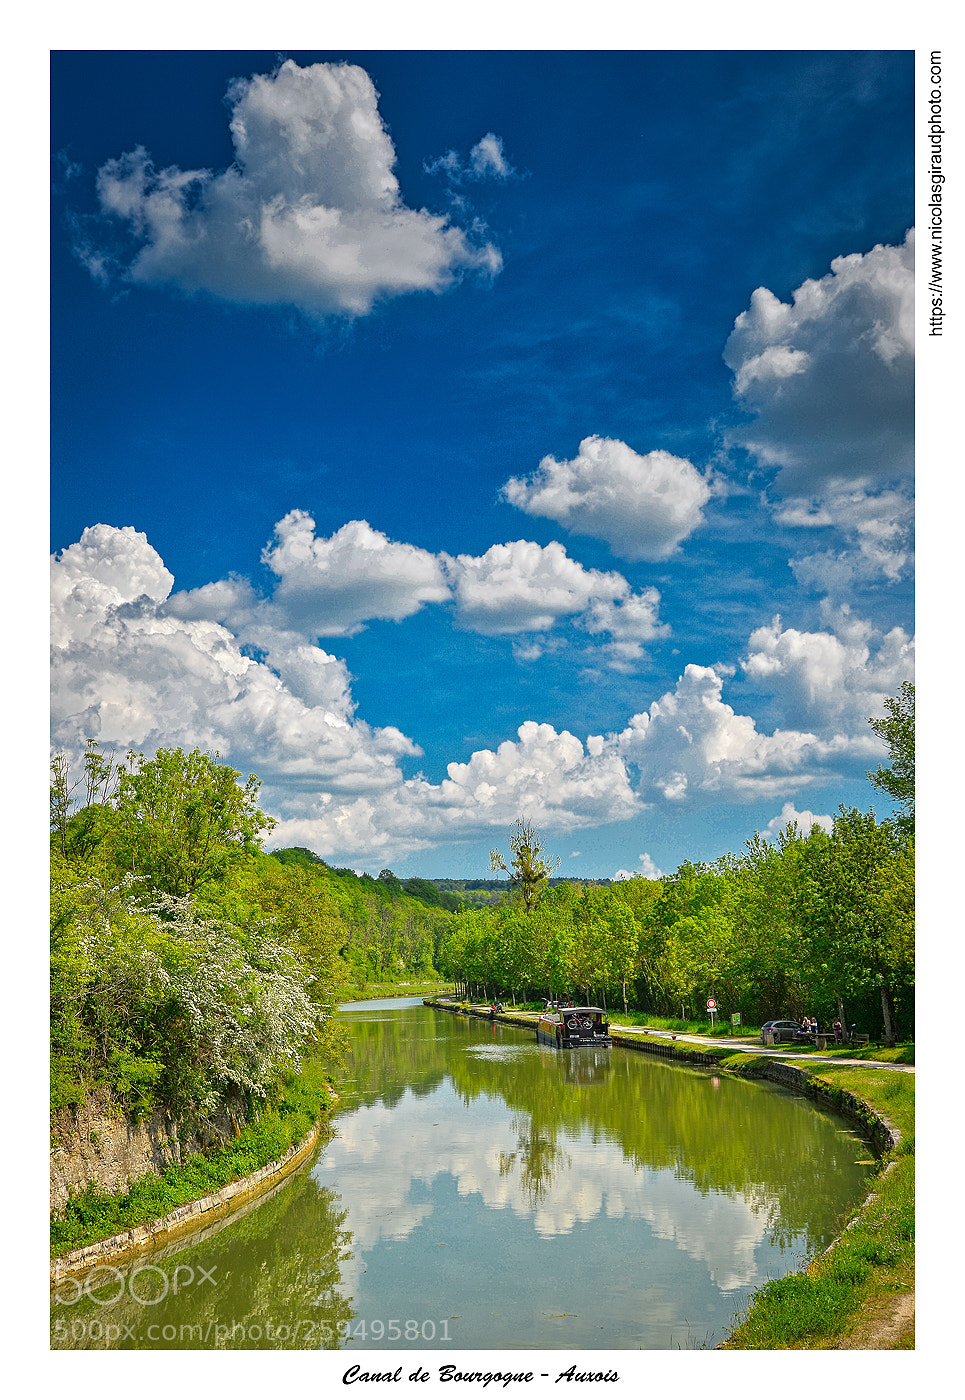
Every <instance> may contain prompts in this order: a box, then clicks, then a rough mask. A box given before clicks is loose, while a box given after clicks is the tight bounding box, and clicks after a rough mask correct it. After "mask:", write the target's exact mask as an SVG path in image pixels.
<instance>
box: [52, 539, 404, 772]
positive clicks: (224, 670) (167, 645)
mask: <svg viewBox="0 0 965 1400" xmlns="http://www.w3.org/2000/svg"><path fill="white" fill-rule="evenodd" d="M51 573H52V584H51V610H52V626H51V636H52V643H53V658H52V661H53V664H52V696H51V715H52V737H53V742H54V744H55V745H56V746H58V747H63V748H65V749H67V750H70V751H73V752H77V751H79V750H80V749H82V748H83V743H84V740H85V738H87V737H88V736H90V737H93V738H97V739H100V740H101V741H102V742H104V743H105V744H107V745H109V746H111V745H113V746H116V747H118V748H119V749H121V750H124V749H126V748H128V747H133V748H136V749H144V750H145V751H153V749H155V748H157V747H160V746H173V745H181V746H185V747H188V748H193V747H196V746H197V747H201V748H205V749H209V750H215V749H218V750H220V751H221V752H222V753H223V754H225V755H226V756H230V758H231V761H232V762H234V763H235V764H236V766H238V767H250V768H253V769H255V770H256V771H257V772H258V773H259V776H261V777H262V778H264V779H265V781H266V782H274V783H278V782H282V783H290V784H293V785H294V787H295V789H296V790H297V788H298V786H299V785H300V784H302V783H309V784H311V785H313V786H314V788H315V790H317V789H318V788H319V787H326V788H328V789H330V790H332V791H345V790H348V789H350V790H352V791H354V792H356V793H357V792H361V791H375V790H381V789H383V788H385V787H387V786H391V785H392V784H394V783H397V782H398V781H399V780H400V777H401V775H400V773H399V770H398V766H397V760H398V758H399V757H400V756H401V755H404V754H417V753H419V752H420V750H419V749H418V748H417V746H416V745H414V744H413V743H412V741H411V740H409V739H407V738H406V737H405V736H404V735H403V734H401V733H400V732H399V731H398V730H397V729H394V728H391V727H388V728H385V729H373V728H371V727H370V726H368V725H366V724H364V723H362V722H361V721H358V720H356V719H355V718H354V708H355V707H354V704H353V702H352V700H351V693H350V678H349V676H348V672H347V671H346V669H345V665H344V663H343V662H342V661H339V660H338V659H337V658H335V657H331V656H328V655H327V654H326V653H325V652H322V651H320V650H319V649H318V648H315V647H309V646H307V645H304V644H301V645H300V644H298V642H297V640H295V641H292V640H289V641H288V642H287V644H286V643H285V641H284V640H282V639H280V638H279V639H276V654H275V655H273V656H272V658H271V659H272V661H273V663H274V665H275V666H277V667H278V670H277V671H276V670H275V669H273V668H272V667H270V666H269V665H266V664H264V663H262V662H257V661H254V660H252V659H251V658H250V657H247V656H245V655H243V653H242V651H241V649H240V647H239V644H238V641H237V639H236V638H235V637H234V636H233V635H232V634H231V632H229V631H228V630H227V628H225V627H222V626H221V625H219V624H218V623H216V622H213V621H210V620H206V619H198V618H178V617H176V616H172V615H170V614H169V613H168V612H167V611H166V610H165V609H164V607H163V604H164V600H165V598H166V597H167V594H168V591H169V590H170V587H171V583H172V576H171V574H170V573H169V572H168V570H167V569H165V568H164V565H163V563H162V561H161V559H160V557H159V556H158V554H157V553H156V551H155V550H154V549H152V548H151V546H150V545H149V544H148V542H147V539H146V538H145V536H144V535H143V534H140V533H138V532H136V531H134V530H132V529H131V528H130V527H125V528H124V529H115V528H114V527H112V526H107V525H97V526H93V527H92V528H91V529H88V530H85V531H84V534H83V536H82V538H81V540H80V542H79V543H78V544H76V545H72V546H71V547H70V549H68V550H65V551H64V553H63V554H62V555H61V556H60V557H59V558H58V559H55V560H54V561H53V564H52V571H51ZM286 671H287V673H288V675H289V677H290V683H286V680H285V679H284V673H285V672H286Z"/></svg>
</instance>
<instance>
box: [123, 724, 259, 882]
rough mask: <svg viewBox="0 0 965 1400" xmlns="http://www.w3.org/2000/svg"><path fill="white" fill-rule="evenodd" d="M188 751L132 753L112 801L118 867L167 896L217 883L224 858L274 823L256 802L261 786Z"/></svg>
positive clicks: (254, 843)
mask: <svg viewBox="0 0 965 1400" xmlns="http://www.w3.org/2000/svg"><path fill="white" fill-rule="evenodd" d="M218 758H219V755H218V754H214V755H213V756H212V755H210V754H206V753H202V752H201V750H200V749H195V750H194V751H193V752H192V753H189V754H186V753H185V752H184V751H183V750H182V749H158V751H157V753H156V755H155V756H154V758H151V759H146V758H145V757H144V755H143V754H132V755H131V757H130V759H129V764H128V766H127V767H124V768H122V769H121V772H120V776H119V779H118V785H117V794H116V796H115V798H114V808H115V810H116V812H117V817H118V831H117V840H118V843H119V850H118V858H119V862H120V864H121V866H122V867H123V868H125V869H127V870H130V871H132V872H133V873H134V874H136V875H143V876H145V877H146V878H147V880H148V881H149V883H150V884H151V885H153V886H154V887H155V888H156V889H158V890H162V891H164V892H165V893H166V894H170V895H175V896H179V895H187V894H193V893H194V892H195V891H196V890H197V889H199V888H200V887H201V886H203V885H205V884H206V883H208V882H210V881H212V880H218V879H220V878H222V877H223V876H224V874H225V872H226V870H227V868H228V866H229V865H230V863H231V861H232V860H233V859H235V858H236V857H237V856H238V855H239V854H241V853H252V852H254V851H256V850H258V849H259V848H260V846H261V833H262V832H263V831H270V830H271V829H272V827H273V826H274V824H275V823H274V818H273V817H266V816H265V814H264V812H262V811H261V810H260V809H259V807H258V805H257V801H256V799H257V795H258V789H259V788H260V787H261V782H260V780H259V779H258V778H256V777H255V776H254V775H249V777H248V780H247V782H246V783H245V784H244V786H243V787H242V786H241V784H240V781H239V780H240V777H241V774H240V773H237V772H235V770H234V769H233V768H229V767H228V766H227V764H223V763H219V762H218V761H217V760H218Z"/></svg>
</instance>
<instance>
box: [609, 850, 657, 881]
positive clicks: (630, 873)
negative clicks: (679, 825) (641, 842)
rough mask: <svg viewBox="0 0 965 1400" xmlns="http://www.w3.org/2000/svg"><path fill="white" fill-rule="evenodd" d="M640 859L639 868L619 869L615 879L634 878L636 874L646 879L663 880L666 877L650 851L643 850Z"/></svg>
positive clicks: (614, 876)
mask: <svg viewBox="0 0 965 1400" xmlns="http://www.w3.org/2000/svg"><path fill="white" fill-rule="evenodd" d="M638 860H639V862H640V864H639V868H638V869H636V870H617V871H616V872H615V873H614V875H613V879H614V880H632V879H633V877H634V875H642V876H643V878H644V879H645V880H662V879H663V878H664V872H663V871H662V870H661V869H660V867H659V866H658V865H657V864H656V862H655V861H654V860H653V858H652V856H651V855H650V853H649V851H643V852H642V853H641V854H640V856H638Z"/></svg>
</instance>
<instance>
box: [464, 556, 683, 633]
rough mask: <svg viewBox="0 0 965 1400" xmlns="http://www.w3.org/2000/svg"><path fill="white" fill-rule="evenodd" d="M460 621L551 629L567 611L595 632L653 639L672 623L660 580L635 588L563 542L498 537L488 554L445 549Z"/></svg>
mask: <svg viewBox="0 0 965 1400" xmlns="http://www.w3.org/2000/svg"><path fill="white" fill-rule="evenodd" d="M441 557H442V559H443V562H444V566H445V570H446V575H447V577H448V579H449V581H450V583H451V584H452V587H453V590H454V593H455V599H456V620H457V623H458V625H459V626H460V627H464V628H467V629H469V630H471V631H473V632H481V633H483V634H484V635H487V636H497V635H499V634H501V633H508V632H545V631H548V630H549V628H551V627H552V626H553V625H554V623H555V622H557V621H558V620H559V619H560V618H563V617H574V618H576V622H577V626H579V627H580V628H582V629H583V630H584V631H587V632H590V633H596V634H598V633H602V632H608V633H610V634H611V635H612V636H613V637H614V638H616V639H618V640H621V641H626V640H629V641H633V642H639V641H649V640H651V639H652V638H654V637H662V636H665V635H666V634H667V631H668V629H667V628H666V627H665V626H663V625H662V624H661V623H660V622H659V621H658V618H657V612H658V609H659V605H660V594H659V592H658V591H657V590H656V589H655V588H648V589H646V590H645V591H644V592H643V593H638V594H634V593H632V592H631V589H630V585H629V584H628V583H627V581H626V579H625V578H624V577H623V575H622V574H618V573H602V572H601V571H600V570H598V569H584V568H583V566H582V564H578V563H577V561H576V560H575V559H571V558H570V557H569V556H568V555H567V553H566V550H565V548H564V547H563V545H561V544H560V543H559V542H558V541H556V540H553V541H551V542H550V543H549V544H548V545H538V544H534V543H533V542H532V541H530V540H514V541H513V542H512V543H510V544H494V545H493V546H492V548H491V549H489V550H487V551H486V553H485V554H483V555H480V556H473V555H468V554H460V555H457V556H455V557H453V556H452V555H442V556H441Z"/></svg>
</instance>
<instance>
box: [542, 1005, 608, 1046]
mask: <svg viewBox="0 0 965 1400" xmlns="http://www.w3.org/2000/svg"><path fill="white" fill-rule="evenodd" d="M536 1039H537V1040H538V1041H539V1043H540V1044H541V1045H555V1046H556V1048H557V1049H558V1050H568V1049H570V1047H573V1046H580V1045H612V1044H613V1041H612V1039H611V1038H610V1022H609V1021H608V1019H607V1014H606V1012H605V1011H603V1010H602V1009H601V1008H600V1007H599V1006H568V1007H566V1009H565V1010H563V1011H554V1010H548V1011H544V1012H543V1014H542V1015H541V1016H540V1018H539V1020H538V1021H537V1023H536Z"/></svg>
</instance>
